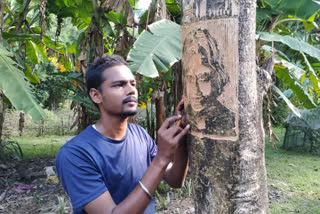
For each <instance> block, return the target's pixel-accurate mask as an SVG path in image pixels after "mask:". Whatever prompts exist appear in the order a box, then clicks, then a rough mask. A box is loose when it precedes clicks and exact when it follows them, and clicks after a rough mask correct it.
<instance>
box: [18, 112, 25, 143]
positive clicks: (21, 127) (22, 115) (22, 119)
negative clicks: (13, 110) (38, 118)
mask: <svg viewBox="0 0 320 214" xmlns="http://www.w3.org/2000/svg"><path fill="white" fill-rule="evenodd" d="M23 129H24V113H23V112H20V113H19V136H20V137H22V136H23Z"/></svg>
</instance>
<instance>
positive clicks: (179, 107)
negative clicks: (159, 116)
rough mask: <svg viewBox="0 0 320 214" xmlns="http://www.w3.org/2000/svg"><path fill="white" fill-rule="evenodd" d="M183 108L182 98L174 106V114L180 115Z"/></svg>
mask: <svg viewBox="0 0 320 214" xmlns="http://www.w3.org/2000/svg"><path fill="white" fill-rule="evenodd" d="M183 108H184V101H183V99H181V100H180V102H179V103H178V105H177V107H176V114H178V115H180V114H181V111H182V110H183Z"/></svg>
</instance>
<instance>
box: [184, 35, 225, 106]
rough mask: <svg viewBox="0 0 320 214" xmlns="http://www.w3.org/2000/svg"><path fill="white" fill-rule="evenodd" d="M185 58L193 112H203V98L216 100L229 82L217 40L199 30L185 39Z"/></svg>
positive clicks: (188, 90)
mask: <svg viewBox="0 0 320 214" xmlns="http://www.w3.org/2000/svg"><path fill="white" fill-rule="evenodd" d="M184 48H185V50H184V51H183V53H184V57H186V58H188V62H187V63H186V69H188V71H189V72H188V74H187V76H186V95H187V97H189V98H191V99H192V100H193V102H192V103H191V105H192V108H193V110H195V111H201V110H202V109H203V108H204V107H205V106H203V105H202V104H200V101H201V100H202V99H203V98H208V97H210V98H211V99H212V98H214V99H216V98H217V97H218V96H219V95H221V93H222V92H223V88H224V86H225V85H226V84H227V83H228V81H229V76H228V73H226V72H225V71H224V65H223V62H222V57H223V56H221V55H220V50H219V48H218V45H217V42H216V40H215V39H214V38H213V37H212V36H211V35H210V34H209V32H208V30H206V29H197V30H196V31H193V32H191V33H190V34H189V35H187V37H186V39H185V45H184Z"/></svg>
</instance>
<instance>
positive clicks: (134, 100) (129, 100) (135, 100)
mask: <svg viewBox="0 0 320 214" xmlns="http://www.w3.org/2000/svg"><path fill="white" fill-rule="evenodd" d="M137 101H138V100H137V98H136V97H135V96H130V97H127V98H126V99H124V100H123V101H122V103H123V104H124V103H128V102H135V103H136V102H137Z"/></svg>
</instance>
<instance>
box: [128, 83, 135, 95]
mask: <svg viewBox="0 0 320 214" xmlns="http://www.w3.org/2000/svg"><path fill="white" fill-rule="evenodd" d="M127 94H128V95H136V94H137V88H136V87H135V86H133V85H131V84H129V86H128V92H127Z"/></svg>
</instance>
